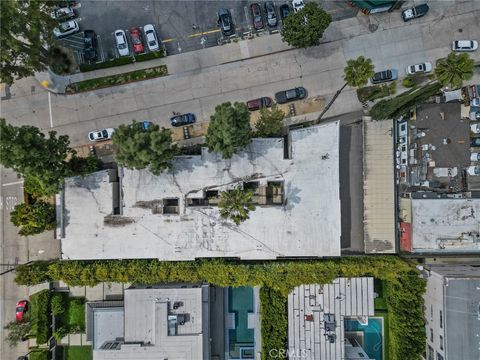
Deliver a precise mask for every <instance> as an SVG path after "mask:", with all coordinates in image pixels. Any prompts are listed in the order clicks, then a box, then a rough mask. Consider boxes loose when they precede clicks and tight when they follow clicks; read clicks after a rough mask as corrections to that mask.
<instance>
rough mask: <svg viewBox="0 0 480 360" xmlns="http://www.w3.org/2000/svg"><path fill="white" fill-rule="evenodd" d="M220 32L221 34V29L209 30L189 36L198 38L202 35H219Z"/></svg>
mask: <svg viewBox="0 0 480 360" xmlns="http://www.w3.org/2000/svg"><path fill="white" fill-rule="evenodd" d="M218 32H220V29H215V30H208V31H202V32H199V33H196V34H191V35H188V37H189V38H192V37H197V36H202V35H207V34H213V33H218Z"/></svg>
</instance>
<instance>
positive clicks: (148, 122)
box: [142, 120, 153, 130]
mask: <svg viewBox="0 0 480 360" xmlns="http://www.w3.org/2000/svg"><path fill="white" fill-rule="evenodd" d="M152 124H153V123H152V122H151V121H148V120H145V121H142V127H143V130H148V128H149V127H150V126H152Z"/></svg>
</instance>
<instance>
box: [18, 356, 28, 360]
mask: <svg viewBox="0 0 480 360" xmlns="http://www.w3.org/2000/svg"><path fill="white" fill-rule="evenodd" d="M17 360H28V357H27V356H19V357H17Z"/></svg>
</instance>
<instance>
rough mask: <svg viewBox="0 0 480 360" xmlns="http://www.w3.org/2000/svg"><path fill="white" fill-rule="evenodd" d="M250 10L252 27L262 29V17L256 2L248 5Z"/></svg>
mask: <svg viewBox="0 0 480 360" xmlns="http://www.w3.org/2000/svg"><path fill="white" fill-rule="evenodd" d="M250 11H251V12H252V21H253V28H254V29H255V30H261V29H263V18H262V10H261V8H260V5H259V4H257V3H253V4H252V5H250Z"/></svg>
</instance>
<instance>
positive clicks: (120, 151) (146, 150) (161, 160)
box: [112, 121, 177, 175]
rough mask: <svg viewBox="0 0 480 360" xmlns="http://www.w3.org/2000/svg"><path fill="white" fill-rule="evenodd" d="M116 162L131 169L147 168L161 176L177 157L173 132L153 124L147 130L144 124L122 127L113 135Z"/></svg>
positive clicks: (134, 123) (134, 122)
mask: <svg viewBox="0 0 480 360" xmlns="http://www.w3.org/2000/svg"><path fill="white" fill-rule="evenodd" d="M112 142H113V146H114V151H115V161H116V162H117V163H118V164H120V165H123V166H125V167H126V168H128V169H145V168H147V167H148V168H149V170H150V171H151V172H152V173H153V174H155V175H158V174H160V173H161V172H162V171H164V170H167V169H169V168H170V167H171V161H172V159H173V157H174V156H175V155H176V154H177V148H176V147H175V146H172V136H171V132H170V130H167V129H164V128H162V130H161V131H159V126H158V125H155V124H151V125H150V126H149V127H148V129H144V128H143V126H142V124H141V123H138V122H136V121H133V123H132V124H130V125H120V126H119V127H118V129H116V130H115V132H114V133H113V135H112Z"/></svg>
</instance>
